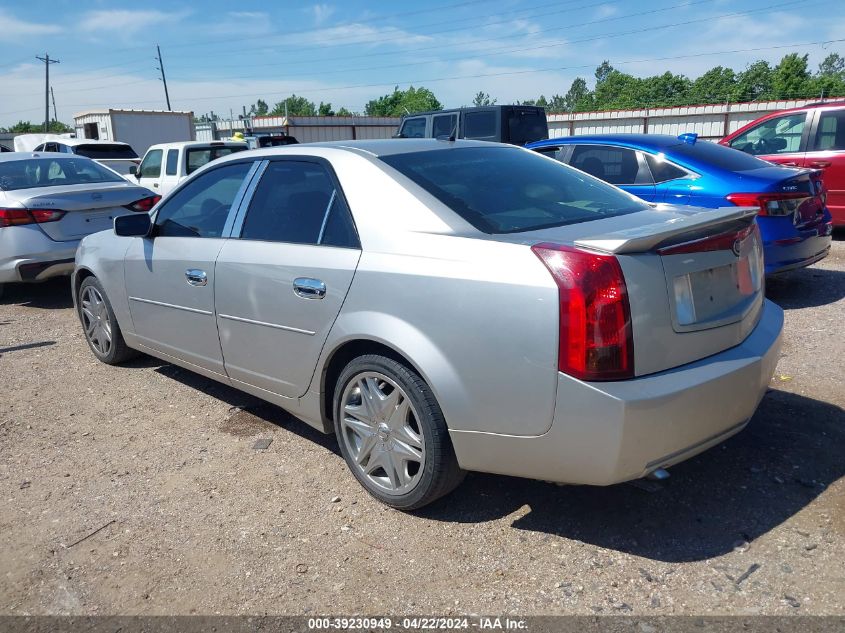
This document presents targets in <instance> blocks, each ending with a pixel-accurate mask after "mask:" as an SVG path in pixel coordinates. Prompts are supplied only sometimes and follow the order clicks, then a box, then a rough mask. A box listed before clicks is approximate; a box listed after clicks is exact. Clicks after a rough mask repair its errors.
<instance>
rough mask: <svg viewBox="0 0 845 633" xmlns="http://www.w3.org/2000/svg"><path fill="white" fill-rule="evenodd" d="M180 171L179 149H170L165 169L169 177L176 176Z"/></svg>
mask: <svg viewBox="0 0 845 633" xmlns="http://www.w3.org/2000/svg"><path fill="white" fill-rule="evenodd" d="M178 171H179V150H178V149H169V150H167V167H165V173H166V174H167V175H168V176H175V175H176V173H177V172H178Z"/></svg>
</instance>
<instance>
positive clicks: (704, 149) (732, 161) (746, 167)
mask: <svg viewBox="0 0 845 633" xmlns="http://www.w3.org/2000/svg"><path fill="white" fill-rule="evenodd" d="M802 116H803V115H802ZM666 153H667V154H669V155H670V156H677V157H678V158H679V159H683V158H687V159H692V160H695V161H701V162H704V163H707V164H709V165H713V166H714V167H718V168H720V169H725V170H727V171H751V170H752V169H762V168H764V167H771V166H772V164H771V163H768V162H766V161H764V160H762V159H760V158H755V157H754V156H749V155H748V154H746V153H745V152H739V151H737V150H735V149H731V148H730V147H725V146H724V145H719V144H718V143H711V142H710V141H697V142H695V143H694V144H690V143H678V144H677V145H671V146H669V147H667V148H666ZM681 162H683V161H681Z"/></svg>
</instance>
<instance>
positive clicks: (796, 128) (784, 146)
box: [730, 112, 807, 156]
mask: <svg viewBox="0 0 845 633" xmlns="http://www.w3.org/2000/svg"><path fill="white" fill-rule="evenodd" d="M806 121H807V114H806V113H804V112H799V113H797V114H788V115H786V116H781V117H776V118H774V119H768V120H767V121H763V122H762V123H760V124H759V125H755V126H754V127H753V128H751V129H750V130H748V131H747V132H744V133H743V134H740V135H739V136H737V137H736V138H735V139H733V140H732V141H731V142H730V146H731V147H733V148H734V149H738V150H742V151H743V152H746V153H748V154H752V155H754V156H760V155H771V154H789V153H791V152H797V151H800V149H801V135H802V134H803V133H804V125H805V123H806Z"/></svg>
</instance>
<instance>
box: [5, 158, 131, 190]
mask: <svg viewBox="0 0 845 633" xmlns="http://www.w3.org/2000/svg"><path fill="white" fill-rule="evenodd" d="M97 182H124V183H125V182H126V181H125V180H124V179H123V178H121V177H120V176H118V175H117V174H116V173H114V172H113V171H111V170H110V169H107V168H105V167H103V166H102V165H99V164H97V163H95V162H94V161H92V160H88V159H87V158H31V159H27V160H15V161H4V162H0V189H2V190H3V191H14V190H16V189H32V188H34V187H55V186H60V185H82V184H89V183H97Z"/></svg>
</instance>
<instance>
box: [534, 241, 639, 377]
mask: <svg viewBox="0 0 845 633" xmlns="http://www.w3.org/2000/svg"><path fill="white" fill-rule="evenodd" d="M531 250H533V251H534V253H535V254H536V255H537V257H539V258H540V260H541V261H542V262H543V263H544V264H545V265H546V267H547V268H548V269H549V271H550V272H551V273H552V277H554V280H555V282H556V283H557V287H558V296H559V299H560V342H559V351H558V369H559V370H560V371H562V372H564V373H566V374H569V375H570V376H574V377H575V378H579V379H581V380H621V379H624V378H631V377H633V375H634V338H633V334H632V330H631V307H630V305H629V303H628V289H627V287H626V286H625V277H624V275H623V274H622V268H621V267H620V266H619V262H618V260H617V259H616V257H614V256H612V255H601V254H599V253H591V252H588V251H582V250H578V249H575V248H571V247H568V246H561V245H559V244H548V243H544V244H537V245H535V246H533V247H531Z"/></svg>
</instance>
